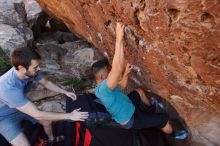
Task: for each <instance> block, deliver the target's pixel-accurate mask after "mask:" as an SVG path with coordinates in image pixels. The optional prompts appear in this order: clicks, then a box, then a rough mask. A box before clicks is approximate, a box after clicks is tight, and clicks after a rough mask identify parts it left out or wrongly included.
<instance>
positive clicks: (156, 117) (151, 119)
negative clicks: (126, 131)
mask: <svg viewBox="0 0 220 146" xmlns="http://www.w3.org/2000/svg"><path fill="white" fill-rule="evenodd" d="M128 97H129V98H130V100H131V101H132V102H133V104H134V106H135V112H134V114H133V117H132V118H133V125H132V127H131V129H143V128H160V129H161V128H163V127H164V126H165V125H166V124H167V122H168V120H169V119H168V116H167V114H165V113H156V112H155V111H156V107H155V106H147V105H144V103H143V102H142V101H141V97H140V95H139V93H138V92H137V91H133V92H131V93H129V94H128ZM143 106H146V108H147V109H148V110H147V111H146V110H145V111H142V109H143Z"/></svg>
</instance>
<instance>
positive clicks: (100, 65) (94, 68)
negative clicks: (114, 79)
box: [92, 59, 111, 75]
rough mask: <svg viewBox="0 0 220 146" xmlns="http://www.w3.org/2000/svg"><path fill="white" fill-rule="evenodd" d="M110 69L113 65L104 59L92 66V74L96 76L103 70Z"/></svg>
mask: <svg viewBox="0 0 220 146" xmlns="http://www.w3.org/2000/svg"><path fill="white" fill-rule="evenodd" d="M105 67H109V68H111V65H110V64H109V62H108V59H102V60H99V61H97V62H95V63H93V65H92V73H93V75H96V74H97V73H98V72H99V71H100V70H101V69H103V68H105Z"/></svg>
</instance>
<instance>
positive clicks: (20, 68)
mask: <svg viewBox="0 0 220 146" xmlns="http://www.w3.org/2000/svg"><path fill="white" fill-rule="evenodd" d="M18 70H22V71H26V68H25V67H24V66H22V65H19V66H18Z"/></svg>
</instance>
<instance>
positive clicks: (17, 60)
mask: <svg viewBox="0 0 220 146" xmlns="http://www.w3.org/2000/svg"><path fill="white" fill-rule="evenodd" d="M40 59H41V56H40V55H39V54H38V53H37V52H36V51H35V50H33V49H31V48H26V47H25V48H17V49H15V50H14V51H13V53H12V54H11V63H12V65H13V66H14V67H15V68H16V70H18V66H19V65H22V66H24V67H25V68H26V69H28V68H29V66H30V65H31V60H40Z"/></svg>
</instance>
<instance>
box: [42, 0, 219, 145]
mask: <svg viewBox="0 0 220 146" xmlns="http://www.w3.org/2000/svg"><path fill="white" fill-rule="evenodd" d="M38 2H39V3H40V5H41V6H42V7H43V8H44V9H45V10H47V11H48V12H49V13H50V14H52V15H53V16H55V17H57V18H59V19H61V20H63V21H64V22H65V23H66V25H67V26H68V27H69V28H70V30H72V31H73V32H75V33H76V34H77V35H78V36H81V37H83V38H84V39H86V40H88V41H89V42H92V43H93V44H94V45H95V46H96V47H97V48H99V49H100V50H101V51H102V53H103V54H105V56H106V57H108V58H109V60H112V55H113V53H114V41H115V33H114V29H115V22H116V21H122V22H124V23H125V24H127V26H126V28H125V31H126V42H127V43H126V48H125V51H126V56H127V59H128V60H129V62H130V63H133V64H134V65H135V70H136V73H134V76H133V77H132V79H133V81H134V82H136V83H137V84H140V85H143V86H145V87H146V88H148V89H150V90H152V91H153V92H155V93H157V94H159V95H161V96H162V97H164V98H165V99H166V100H167V101H168V102H169V103H171V104H172V105H173V106H174V107H175V109H176V110H177V111H178V113H179V114H180V116H181V117H182V118H183V120H184V121H185V123H186V125H187V126H188V128H189V129H190V132H191V134H192V140H193V143H194V144H193V145H206V146H207V145H209V146H212V145H213V146H214V145H220V142H219V140H218V139H217V137H218V135H220V106H219V105H220V91H219V90H220V89H219V88H220V43H219V42H220V31H219V29H220V11H219V10H220V1H218V0H212V1H210V0H190V1H187V0H166V1H164V0H160V1H159V0H127V1H115V0H99V1H98V0H65V1H60V0H38Z"/></svg>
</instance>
